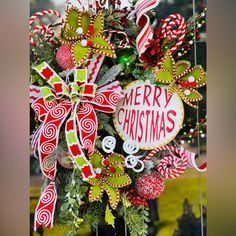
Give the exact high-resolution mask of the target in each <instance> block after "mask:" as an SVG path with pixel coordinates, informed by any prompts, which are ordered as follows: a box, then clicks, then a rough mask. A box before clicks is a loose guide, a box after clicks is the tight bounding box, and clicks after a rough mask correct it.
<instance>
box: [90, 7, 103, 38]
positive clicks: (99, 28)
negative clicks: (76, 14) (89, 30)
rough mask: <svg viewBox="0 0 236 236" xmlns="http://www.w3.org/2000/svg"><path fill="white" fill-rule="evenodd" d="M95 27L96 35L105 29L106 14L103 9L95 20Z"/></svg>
mask: <svg viewBox="0 0 236 236" xmlns="http://www.w3.org/2000/svg"><path fill="white" fill-rule="evenodd" d="M93 29H94V36H96V35H98V34H101V33H102V32H103V31H104V16H103V14H102V12H101V11H100V12H98V14H97V16H96V18H95V20H94V23H93Z"/></svg>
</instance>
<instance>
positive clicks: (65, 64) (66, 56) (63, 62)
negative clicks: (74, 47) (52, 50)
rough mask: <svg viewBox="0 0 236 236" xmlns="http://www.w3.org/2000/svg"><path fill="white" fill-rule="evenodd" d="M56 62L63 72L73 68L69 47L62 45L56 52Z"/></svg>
mask: <svg viewBox="0 0 236 236" xmlns="http://www.w3.org/2000/svg"><path fill="white" fill-rule="evenodd" d="M56 60H57V63H58V65H59V66H60V67H61V68H62V69H63V70H69V69H72V68H73V67H75V64H74V61H73V58H72V54H71V45H62V46H61V47H60V48H59V49H58V50H57V55H56Z"/></svg>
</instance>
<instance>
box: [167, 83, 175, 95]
mask: <svg viewBox="0 0 236 236" xmlns="http://www.w3.org/2000/svg"><path fill="white" fill-rule="evenodd" d="M168 91H169V93H170V94H173V93H174V92H175V84H174V83H170V84H169V86H168Z"/></svg>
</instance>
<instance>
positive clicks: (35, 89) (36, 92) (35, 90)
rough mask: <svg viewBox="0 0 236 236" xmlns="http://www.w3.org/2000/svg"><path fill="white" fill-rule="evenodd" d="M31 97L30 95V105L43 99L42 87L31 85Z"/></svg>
mask: <svg viewBox="0 0 236 236" xmlns="http://www.w3.org/2000/svg"><path fill="white" fill-rule="evenodd" d="M29 93H30V94H29V95H30V103H33V102H34V101H35V100H36V99H37V98H39V97H42V94H41V92H40V87H39V86H36V85H32V84H30V88H29Z"/></svg>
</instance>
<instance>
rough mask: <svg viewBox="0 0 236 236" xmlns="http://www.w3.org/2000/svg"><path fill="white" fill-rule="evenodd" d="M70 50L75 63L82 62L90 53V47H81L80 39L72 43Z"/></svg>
mask: <svg viewBox="0 0 236 236" xmlns="http://www.w3.org/2000/svg"><path fill="white" fill-rule="evenodd" d="M71 50H72V55H73V60H74V63H75V64H76V65H80V64H82V63H83V62H84V61H85V60H86V59H87V58H88V56H89V55H90V53H91V49H90V48H89V47H83V46H82V45H81V42H80V41H79V42H78V43H76V44H74V45H73V46H72V49H71Z"/></svg>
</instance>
